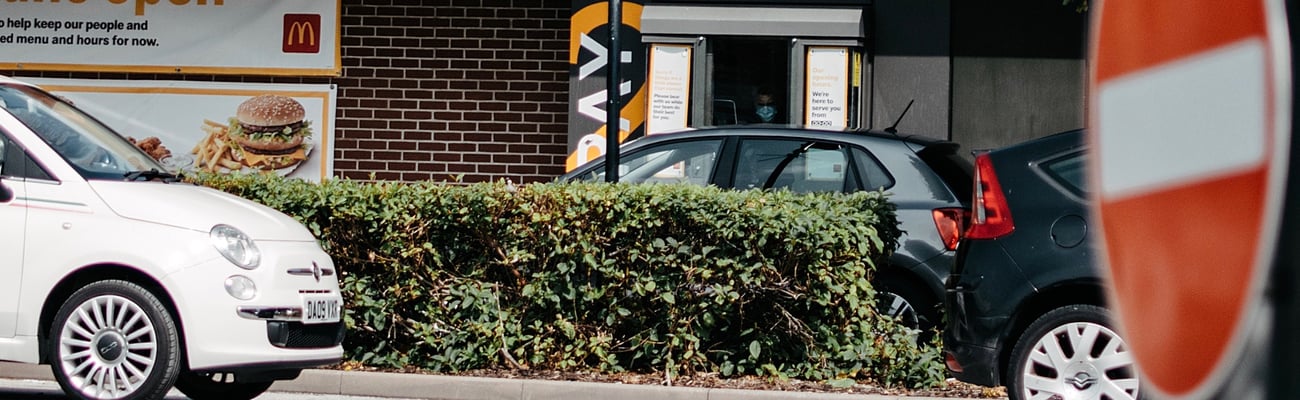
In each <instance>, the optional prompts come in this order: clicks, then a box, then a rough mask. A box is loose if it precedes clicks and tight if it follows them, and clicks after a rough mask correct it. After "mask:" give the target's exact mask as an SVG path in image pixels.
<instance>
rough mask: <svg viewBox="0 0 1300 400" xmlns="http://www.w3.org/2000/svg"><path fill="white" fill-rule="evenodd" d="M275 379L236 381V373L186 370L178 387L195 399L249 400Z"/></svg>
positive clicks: (177, 384) (180, 378)
mask: <svg viewBox="0 0 1300 400" xmlns="http://www.w3.org/2000/svg"><path fill="white" fill-rule="evenodd" d="M272 383H275V382H274V381H264V382H236V381H235V375H234V374H226V373H207V374H204V373H196V372H186V373H183V374H181V376H180V377H179V378H177V379H176V389H177V390H180V391H181V393H185V395H186V396H189V397H190V398H191V399H193V400H249V399H252V398H254V397H257V396H258V395H260V394H262V392H265V391H266V390H267V389H270V388H271V384H272Z"/></svg>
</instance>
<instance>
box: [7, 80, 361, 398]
mask: <svg viewBox="0 0 1300 400" xmlns="http://www.w3.org/2000/svg"><path fill="white" fill-rule="evenodd" d="M182 151H183V150H182ZM0 227H3V229H0V360H7V361H17V362H24V363H40V364H49V365H51V367H52V369H53V372H54V376H55V378H56V379H57V380H58V382H59V384H60V386H62V388H63V390H64V391H65V392H67V393H68V394H69V395H71V396H73V397H75V398H82V399H160V398H162V397H163V395H165V394H166V393H167V391H168V390H169V389H171V388H172V387H173V386H174V387H176V388H177V389H179V390H181V391H182V392H183V393H185V394H186V395H188V396H190V397H191V398H194V399H250V398H253V397H255V396H257V395H259V394H261V393H262V392H264V391H265V390H266V389H267V388H268V387H270V385H271V383H272V381H274V380H280V379H293V378H295V377H297V376H298V373H299V372H300V371H301V370H302V369H304V368H310V367H316V366H321V365H328V364H333V363H337V362H339V360H340V359H341V358H342V356H343V348H342V346H341V343H342V341H343V334H344V326H343V322H342V320H341V319H340V313H341V312H342V308H341V307H342V296H341V293H340V291H339V284H338V273H337V270H336V269H335V267H334V263H333V261H332V260H331V259H330V257H329V255H327V254H326V253H325V252H324V250H322V249H321V247H320V245H319V243H318V242H317V240H316V238H315V237H314V236H313V235H312V234H311V232H310V231H308V230H307V229H306V228H305V227H304V226H303V225H302V224H300V223H299V222H297V221H295V220H294V219H293V218H290V217H289V216H286V215H284V214H282V213H280V212H278V211H276V210H273V209H271V208H269V207H266V206H263V205H260V204H257V203H254V202H252V201H248V200H245V199H243V198H240V197H237V196H234V195H230V194H227V193H224V192H221V191H217V190H214V189H210V188H206V187H202V186H197V185H193V184H188V183H183V182H179V181H178V179H177V178H176V176H175V175H172V174H171V173H168V172H167V170H166V169H165V168H164V167H163V166H162V165H161V164H160V163H159V162H157V161H155V160H154V159H153V158H151V157H150V156H149V155H148V154H147V153H145V152H144V151H142V150H140V149H139V148H137V147H136V146H135V145H133V144H132V143H131V142H130V141H128V140H127V139H126V138H124V137H122V136H121V135H119V134H117V133H115V132H113V131H112V130H111V129H109V128H108V127H106V126H105V125H103V124H101V123H100V122H98V121H97V120H95V119H94V118H93V117H91V116H90V115H88V114H85V113H83V112H81V111H79V110H78V109H77V108H76V107H74V106H73V105H72V104H71V103H69V102H67V101H66V100H64V99H61V98H59V97H58V96H54V95H51V94H50V93H47V92H45V91H43V90H41V89H40V88H37V87H34V86H31V85H28V84H24V83H22V82H19V81H16V80H14V79H10V78H7V77H3V76H0Z"/></svg>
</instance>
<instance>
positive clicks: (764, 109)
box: [748, 89, 778, 124]
mask: <svg viewBox="0 0 1300 400" xmlns="http://www.w3.org/2000/svg"><path fill="white" fill-rule="evenodd" d="M777 113H778V112H777V108H776V97H775V96H772V93H771V92H769V91H767V90H763V89H760V90H759V91H758V94H757V95H755V96H754V112H753V114H752V115H750V116H749V118H748V121H749V123H751V124H770V123H773V122H777Z"/></svg>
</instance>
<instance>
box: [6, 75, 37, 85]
mask: <svg viewBox="0 0 1300 400" xmlns="http://www.w3.org/2000/svg"><path fill="white" fill-rule="evenodd" d="M0 84H12V85H23V86H33V85H32V84H30V83H27V82H23V81H20V80H17V79H14V78H11V77H9V76H5V75H0Z"/></svg>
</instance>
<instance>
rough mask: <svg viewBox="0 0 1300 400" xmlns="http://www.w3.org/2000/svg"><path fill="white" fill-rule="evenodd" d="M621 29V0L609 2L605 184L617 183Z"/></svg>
mask: <svg viewBox="0 0 1300 400" xmlns="http://www.w3.org/2000/svg"><path fill="white" fill-rule="evenodd" d="M622 27H623V10H622V2H621V0H609V57H608V58H607V63H608V65H606V68H607V69H606V71H608V73H609V76H608V78H606V83H607V85H606V92H605V93H606V95H605V97H606V98H607V99H609V100H608V102H606V106H605V182H610V183H617V182H618V135H619V130H620V126H619V125H620V124H619V119H620V118H621V115H620V114H621V113H620V111H621V110H622V107H621V103H622V100H623V99H622V94H621V92H620V91H619V86H620V84H621V83H622V79H620V78H621V76H622V75H621V74H620V73H619V65H620V64H622V63H623V57H622V55H621V54H619V53H622V49H620V46H619V42H618V31H619V30H620V28H622Z"/></svg>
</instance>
